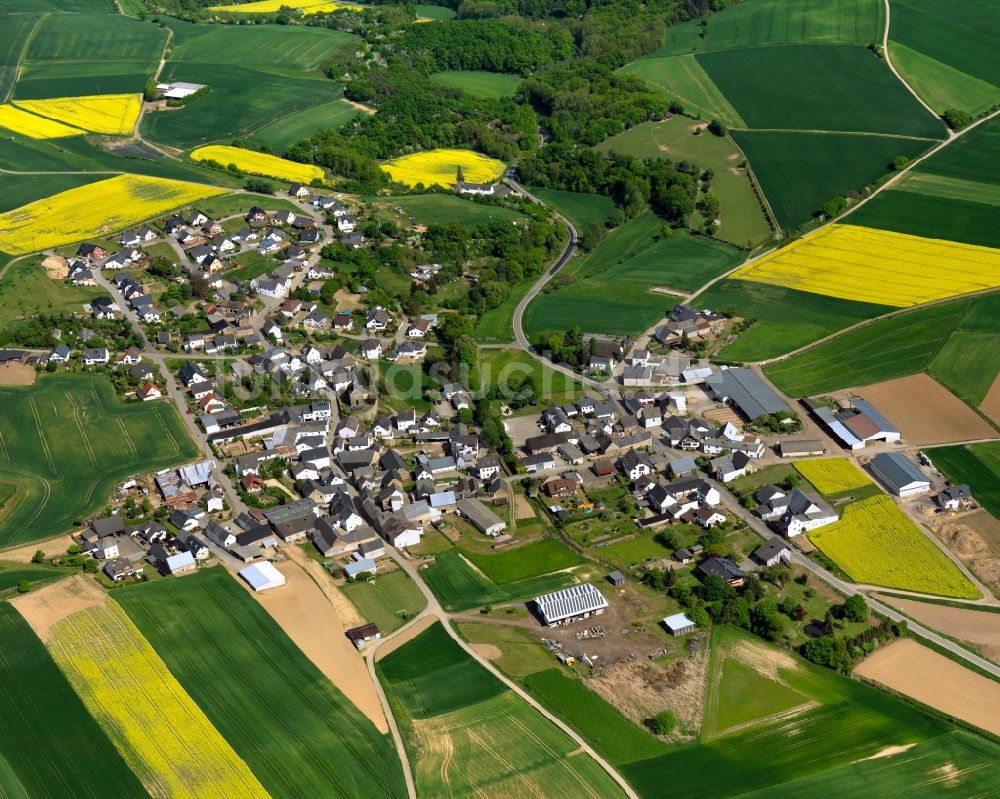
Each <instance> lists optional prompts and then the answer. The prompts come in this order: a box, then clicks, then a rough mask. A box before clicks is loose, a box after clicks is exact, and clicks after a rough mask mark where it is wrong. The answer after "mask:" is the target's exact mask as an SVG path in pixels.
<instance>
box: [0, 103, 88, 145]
mask: <svg viewBox="0 0 1000 799" xmlns="http://www.w3.org/2000/svg"><path fill="white" fill-rule="evenodd" d="M0 128H6V129H7V130H12V131H14V133H20V134H21V135H22V136H28V137H30V138H32V139H59V138H62V137H64V136H81V135H83V133H84V131H82V130H80V129H79V128H74V127H71V126H69V125H64V124H62V123H61V122H56V121H54V120H52V119H45V117H40V116H35V115H34V114H29V113H28V112H27V111H22V110H21V109H20V108H16V107H15V106H12V105H6V104H4V105H0Z"/></svg>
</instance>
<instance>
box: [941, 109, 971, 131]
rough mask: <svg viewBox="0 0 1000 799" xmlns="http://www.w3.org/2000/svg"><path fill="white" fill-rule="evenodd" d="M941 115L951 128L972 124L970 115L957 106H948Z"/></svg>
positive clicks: (960, 127) (958, 128)
mask: <svg viewBox="0 0 1000 799" xmlns="http://www.w3.org/2000/svg"><path fill="white" fill-rule="evenodd" d="M941 116H942V118H943V119H944V121H945V122H946V123H948V127H949V128H951V129H952V130H961V129H962V128H964V127H966V126H967V125H970V124H972V115H971V114H968V113H966V112H965V111H962V110H960V109H958V108H949V109H948V110H947V111H945V112H944V113H943V114H942V115H941Z"/></svg>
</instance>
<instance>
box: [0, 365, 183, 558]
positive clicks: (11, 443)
mask: <svg viewBox="0 0 1000 799" xmlns="http://www.w3.org/2000/svg"><path fill="white" fill-rule="evenodd" d="M0 409H2V412H3V417H4V420H5V422H6V424H5V425H4V429H3V431H2V438H0V481H3V482H7V483H14V484H15V485H17V486H18V497H17V499H16V500H15V501H14V504H13V506H12V507H11V509H10V511H9V512H8V514H7V515H6V517H5V524H4V532H3V533H2V534H0V546H13V545H14V544H21V543H27V542H29V541H34V540H37V539H41V538H49V537H51V536H53V535H55V534H57V533H60V532H64V531H66V530H69V529H70V528H72V527H73V526H74V524H75V523H76V520H79V519H86V518H87V517H88V516H89V515H91V514H93V513H96V512H97V511H98V510H100V508H102V507H103V506H104V505H105V504H106V503H107V501H108V496H109V495H110V493H111V489H112V488H113V487H114V485H115V483H116V482H118V481H119V480H121V479H122V478H124V477H126V476H128V475H130V474H134V473H135V472H139V471H152V470H157V469H164V468H167V467H168V466H171V465H176V464H181V463H184V462H185V461H188V460H191V459H192V458H194V457H195V456H196V455H197V453H198V450H197V448H196V447H195V445H194V443H193V442H192V441H191V439H190V437H189V436H188V434H187V431H186V430H185V428H184V426H183V424H182V423H181V420H180V418H179V417H178V416H177V411H176V410H174V407H173V405H172V404H170V403H167V402H163V403H160V402H151V403H150V402H144V403H134V404H127V405H122V404H121V402H120V401H119V400H118V399H117V398H116V397H115V396H114V394H113V392H112V389H111V385H110V383H109V382H108V381H107V379H106V378H104V377H101V376H97V375H75V374H59V375H43V376H42V377H41V378H40V379H39V381H38V383H36V384H35V385H34V386H30V387H17V388H3V389H0Z"/></svg>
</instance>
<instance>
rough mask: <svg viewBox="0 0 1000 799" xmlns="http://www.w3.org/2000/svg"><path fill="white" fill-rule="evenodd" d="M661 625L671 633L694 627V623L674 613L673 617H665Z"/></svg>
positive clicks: (681, 614) (683, 615) (682, 615)
mask: <svg viewBox="0 0 1000 799" xmlns="http://www.w3.org/2000/svg"><path fill="white" fill-rule="evenodd" d="M663 624H664V626H665V627H666V628H667V629H668V630H670V632H672V633H674V632H677V631H678V630H686V629H687V628H688V627H694V622H693V621H691V619H689V618H688V617H687V616H686V615H685V614H683V613H675V614H674V615H673V616H667V617H666V618H665V619H664V620H663Z"/></svg>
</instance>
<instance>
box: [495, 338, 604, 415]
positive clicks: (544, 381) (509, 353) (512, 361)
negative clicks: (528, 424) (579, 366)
mask: <svg viewBox="0 0 1000 799" xmlns="http://www.w3.org/2000/svg"><path fill="white" fill-rule="evenodd" d="M529 376H530V379H531V382H532V385H533V386H534V388H535V393H536V396H537V397H538V400H539V402H543V403H544V402H559V403H563V402H568V401H570V400H573V399H576V398H577V397H579V396H580V395H581V394H583V393H585V391H586V389H585V388H584V386H583V384H582V383H578V382H576V381H575V380H573V379H572V378H570V377H568V376H567V375H565V374H563V373H562V372H557V371H556V370H555V369H550V368H549V367H548V366H544V365H543V364H542V363H541V362H539V361H538V360H537V359H536V358H533V357H532V356H531V355H529V354H528V353H526V352H525V351H524V350H502V349H484V350H480V351H479V379H480V383H481V385H482V386H483V387H484V388H485V387H486V386H489V385H496V384H499V385H501V386H503V385H508V386H509V382H508V381H510V380H512V379H516V378H519V377H524V378H527V377H529Z"/></svg>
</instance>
